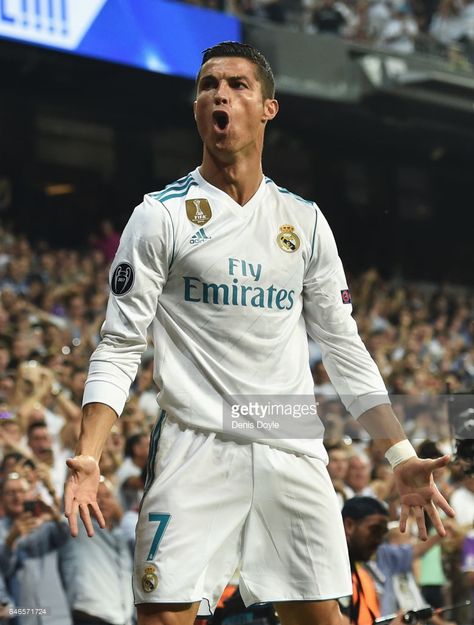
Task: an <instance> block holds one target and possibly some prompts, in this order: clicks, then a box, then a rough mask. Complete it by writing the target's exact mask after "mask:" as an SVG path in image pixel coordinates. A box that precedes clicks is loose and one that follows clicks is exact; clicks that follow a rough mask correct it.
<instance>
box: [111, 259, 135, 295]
mask: <svg viewBox="0 0 474 625" xmlns="http://www.w3.org/2000/svg"><path fill="white" fill-rule="evenodd" d="M134 281H135V271H134V270H133V267H132V265H130V264H129V263H120V265H117V267H115V270H114V273H113V274H112V279H111V281H110V288H111V289H112V293H114V295H125V293H128V292H129V291H130V289H131V288H132V286H133V283H134Z"/></svg>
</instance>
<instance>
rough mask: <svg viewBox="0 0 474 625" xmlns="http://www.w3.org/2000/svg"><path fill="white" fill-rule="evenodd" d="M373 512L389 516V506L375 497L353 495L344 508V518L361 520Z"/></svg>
mask: <svg viewBox="0 0 474 625" xmlns="http://www.w3.org/2000/svg"><path fill="white" fill-rule="evenodd" d="M372 514H383V515H384V516H388V509H387V507H386V506H385V505H384V504H383V503H382V502H381V501H379V500H378V499H375V498H374V497H352V499H348V500H347V501H346V503H345V504H344V506H343V508H342V518H343V519H347V518H349V519H354V520H355V521H360V520H361V519H365V517H368V516H370V515H372Z"/></svg>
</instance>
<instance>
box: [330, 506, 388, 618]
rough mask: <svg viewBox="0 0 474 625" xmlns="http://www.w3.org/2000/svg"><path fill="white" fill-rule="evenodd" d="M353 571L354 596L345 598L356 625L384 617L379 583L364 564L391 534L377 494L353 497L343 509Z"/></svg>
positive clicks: (345, 612) (342, 601) (386, 513)
mask: <svg viewBox="0 0 474 625" xmlns="http://www.w3.org/2000/svg"><path fill="white" fill-rule="evenodd" d="M342 518H343V521H344V530H345V532H346V540H347V547H348V549H349V559H350V563H351V571H352V597H350V600H349V601H348V602H347V603H346V602H345V601H344V600H341V604H342V608H341V609H342V611H343V613H344V614H345V615H347V617H348V618H349V620H350V623H351V624H353V625H366V624H367V623H373V622H374V619H376V618H378V617H380V615H381V613H380V605H379V599H378V596H377V592H376V587H375V583H374V581H373V579H372V576H371V574H370V573H369V571H368V570H367V569H366V568H365V567H364V565H363V563H364V562H367V561H369V560H370V559H371V557H372V556H373V554H374V553H375V551H376V550H377V548H378V546H379V545H380V544H381V542H382V540H383V539H384V536H385V534H386V533H387V521H388V511H387V509H386V508H385V507H384V505H383V504H382V503H381V502H380V501H378V500H377V499H374V498H373V497H353V498H352V499H349V500H348V501H346V503H345V504H344V507H343V508H342Z"/></svg>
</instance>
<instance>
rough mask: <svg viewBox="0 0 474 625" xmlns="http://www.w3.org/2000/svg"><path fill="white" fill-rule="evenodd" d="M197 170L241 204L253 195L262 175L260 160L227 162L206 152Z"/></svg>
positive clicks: (205, 178)
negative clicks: (256, 161)
mask: <svg viewBox="0 0 474 625" xmlns="http://www.w3.org/2000/svg"><path fill="white" fill-rule="evenodd" d="M199 171H200V173H201V176H202V177H203V178H204V180H206V181H207V182H209V183H210V184H212V185H213V186H214V187H217V188H218V189H220V190H221V191H224V193H227V195H229V196H230V197H231V198H232V199H233V200H234V201H235V202H237V204H240V205H241V206H244V204H246V203H247V202H248V201H249V200H250V199H251V198H252V197H253V196H254V195H255V193H256V192H257V190H258V188H259V186H260V184H261V182H262V176H263V173H262V164H261V161H260V160H258V163H255V162H254V161H253V159H245V160H241V161H236V162H233V163H228V164H227V163H222V162H220V161H218V160H217V159H215V158H213V157H211V156H209V155H206V154H204V158H203V161H202V165H201V167H200V168H199Z"/></svg>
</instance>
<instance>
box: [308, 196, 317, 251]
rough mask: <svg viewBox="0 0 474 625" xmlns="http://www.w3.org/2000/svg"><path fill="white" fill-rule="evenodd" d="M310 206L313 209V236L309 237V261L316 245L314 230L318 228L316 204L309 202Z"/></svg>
mask: <svg viewBox="0 0 474 625" xmlns="http://www.w3.org/2000/svg"><path fill="white" fill-rule="evenodd" d="M311 206H312V207H313V208H314V228H313V236H312V237H311V256H310V257H309V260H311V259H312V258H313V256H314V246H315V243H316V228H317V226H318V209H317V207H316V204H314V203H313V202H311Z"/></svg>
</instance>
